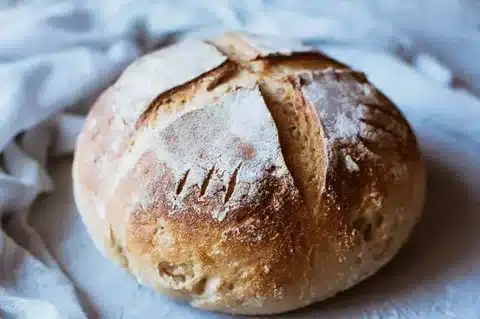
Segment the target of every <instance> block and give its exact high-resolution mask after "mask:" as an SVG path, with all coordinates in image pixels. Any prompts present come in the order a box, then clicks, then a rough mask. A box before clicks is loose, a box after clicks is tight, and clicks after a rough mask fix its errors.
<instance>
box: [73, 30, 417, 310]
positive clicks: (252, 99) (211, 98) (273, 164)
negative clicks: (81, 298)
mask: <svg viewBox="0 0 480 319" xmlns="http://www.w3.org/2000/svg"><path fill="white" fill-rule="evenodd" d="M278 43H279V42H278V40H277V39H276V40H275V41H273V40H269V39H261V38H258V37H255V36H254V37H252V36H251V35H242V34H226V35H225V36H224V37H221V38H219V39H217V40H214V41H213V42H211V43H207V42H189V43H186V44H185V43H183V44H181V45H180V47H175V45H174V48H170V49H168V50H167V51H162V50H160V51H159V52H156V53H153V54H150V55H147V56H145V57H143V58H142V59H141V61H140V62H136V63H134V64H133V65H132V66H130V67H129V68H128V69H127V71H126V72H125V73H124V75H122V77H121V78H120V79H119V80H118V81H117V83H115V84H114V85H113V86H112V87H110V88H109V89H108V90H107V91H106V92H105V93H104V94H103V95H102V96H101V97H100V98H99V99H98V101H97V102H96V103H95V105H94V106H93V108H92V110H91V111H90V113H89V115H88V117H87V120H86V122H85V125H84V128H83V131H82V133H81V134H80V136H79V138H78V142H77V148H76V151H75V159H74V165H73V180H74V193H75V199H76V203H77V207H78V209H79V212H80V214H81V215H82V217H83V219H84V222H85V224H86V226H87V229H88V231H89V232H90V234H91V236H92V238H93V240H94V242H95V244H96V245H97V247H98V248H99V249H100V250H101V251H103V252H104V254H105V255H106V256H108V257H109V258H110V259H112V260H116V261H117V262H118V263H119V264H120V265H122V266H123V267H125V268H127V269H128V270H129V271H130V272H131V273H132V274H133V275H134V276H135V277H136V278H137V279H138V280H139V282H141V283H143V284H145V285H148V286H150V287H153V288H155V289H156V290H158V291H161V292H163V293H166V294H169V295H171V296H174V297H178V298H182V299H185V300H188V301H189V302H190V303H191V304H192V305H193V306H195V307H200V308H205V309H210V310H214V311H220V312H226V313H234V314H273V313H281V312H285V311H289V310H293V309H296V308H299V307H302V306H305V305H308V304H310V303H313V302H316V301H320V300H323V299H325V298H327V297H330V296H332V295H334V294H336V293H338V292H339V291H342V290H344V289H347V288H348V287H350V286H352V285H354V284H356V283H357V282H359V281H361V280H363V279H364V278H366V277H368V276H370V275H371V274H373V273H374V272H375V271H377V270H378V269H379V268H380V267H381V266H382V265H384V264H385V263H386V262H388V261H389V260H390V259H391V258H392V257H393V256H394V254H395V253H396V252H397V251H398V249H399V248H400V247H401V246H402V245H403V243H404V242H405V241H406V239H407V237H408V235H409V233H410V231H411V230H412V228H413V226H414V225H415V223H416V221H417V220H418V218H419V216H420V212H421V208H422V205H423V197H424V191H425V190H424V188H425V174H424V167H423V162H422V158H421V154H420V152H419V149H418V145H417V142H416V140H415V136H414V134H413V132H412V130H411V129H410V127H409V125H408V123H407V122H406V120H405V119H404V117H403V116H402V114H401V113H400V111H399V110H398V109H397V108H396V107H395V106H394V105H393V103H392V102H391V101H389V100H388V99H387V98H386V97H385V96H383V95H382V94H381V93H380V92H378V91H377V90H376V89H375V88H374V86H373V85H371V84H370V83H369V82H368V81H367V79H366V78H365V76H364V75H363V74H362V73H359V72H355V71H353V70H351V69H350V68H349V67H348V66H346V65H344V64H342V63H340V62H337V61H335V60H333V59H331V58H329V57H327V56H325V55H323V54H322V53H320V52H316V51H313V50H312V49H310V48H306V47H304V46H300V45H299V46H296V45H295V46H293V47H294V48H295V49H294V50H288V49H285V48H284V47H283V46H280V45H279V44H278ZM177 46H178V45H177ZM179 50H180V51H179ZM185 50H190V52H191V54H189V55H186V54H178V52H183V51H185ZM165 61H167V62H168V63H166V62H165ZM156 68H158V70H157V69H156ZM178 68H181V70H179V71H178V73H177V74H175V72H177V71H176V69H178ZM147 70H148V71H147ZM157 71H158V72H157ZM168 74H175V76H174V79H166V80H164V79H163V77H164V76H165V75H168ZM142 85H146V86H147V87H146V88H141V89H139V88H138V87H139V86H142ZM280 95H281V96H282V97H280ZM289 107H290V108H289ZM288 110H291V114H290V113H288V112H290V111H288ZM287 111H288V112H287ZM290 128H293V129H290ZM297 138H298V141H299V142H295V143H292V141H297ZM299 145H300V146H302V148H301V149H300V151H299V152H296V150H297V147H298V146H299ZM307 173H308V174H310V175H308V176H311V178H309V177H308V176H307V178H306V177H305V176H306V175H305V174H307Z"/></svg>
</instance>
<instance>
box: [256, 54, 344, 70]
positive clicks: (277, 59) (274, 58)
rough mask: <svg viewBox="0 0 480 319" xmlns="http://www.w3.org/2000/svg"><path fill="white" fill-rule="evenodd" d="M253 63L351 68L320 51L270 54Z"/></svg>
mask: <svg viewBox="0 0 480 319" xmlns="http://www.w3.org/2000/svg"><path fill="white" fill-rule="evenodd" d="M252 61H262V62H265V63H266V66H267V67H269V66H274V65H277V64H282V63H285V62H290V61H295V62H297V61H298V62H304V61H319V62H322V63H325V64H328V65H329V66H330V67H335V68H340V69H349V66H348V65H346V64H344V63H342V62H339V61H337V60H334V59H333V58H331V57H329V56H328V55H326V54H325V53H323V52H320V51H311V52H292V53H290V54H288V55H286V54H269V55H267V56H265V57H260V56H259V57H257V58H255V59H253V60H252Z"/></svg>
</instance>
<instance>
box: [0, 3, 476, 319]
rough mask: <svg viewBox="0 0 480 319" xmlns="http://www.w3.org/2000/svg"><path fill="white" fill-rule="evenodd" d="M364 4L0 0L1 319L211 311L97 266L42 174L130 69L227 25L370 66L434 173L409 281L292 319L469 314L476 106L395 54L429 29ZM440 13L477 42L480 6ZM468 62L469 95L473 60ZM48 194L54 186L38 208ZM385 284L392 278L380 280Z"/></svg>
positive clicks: (364, 288) (62, 172)
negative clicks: (143, 57) (395, 293)
mask: <svg viewBox="0 0 480 319" xmlns="http://www.w3.org/2000/svg"><path fill="white" fill-rule="evenodd" d="M368 2H369V1H367V0H365V1H363V5H362V4H360V3H359V2H357V3H355V2H350V1H345V2H342V3H339V2H338V1H315V2H313V1H312V2H305V3H303V2H302V4H301V5H300V3H301V2H298V1H260V0H258V1H244V2H241V1H211V2H204V1H181V0H171V1H170V0H169V1H163V2H161V3H157V2H154V1H138V0H137V1H125V0H122V1H120V0H116V1H115V0H112V1H94V0H91V1H88V0H87V1H58V0H43V1H41V0H37V1H33V0H32V1H5V0H0V83H1V84H0V152H2V156H1V158H0V165H1V166H0V216H1V217H2V228H1V230H0V318H45V319H49V318H87V317H88V318H96V317H100V318H167V317H172V318H175V317H178V318H197V317H198V318H207V317H212V316H219V315H212V314H208V313H205V312H200V311H198V310H193V309H190V308H189V307H185V306H184V305H182V304H179V303H176V302H172V301H170V300H167V299H165V298H162V297H159V296H157V295H155V294H153V293H152V292H151V291H150V290H149V289H147V288H142V287H139V286H138V285H137V284H136V283H135V282H134V280H133V279H132V278H130V277H129V276H128V275H127V274H125V273H124V272H123V271H122V270H120V269H117V268H115V266H113V265H111V264H109V263H108V262H106V261H105V260H103V259H102V258H101V257H100V255H99V254H98V253H97V252H96V251H95V250H94V248H93V246H92V244H91V242H90V241H89V239H88V237H87V235H86V233H85V229H84V227H83V225H82V224H81V221H80V219H79V217H78V214H77V213H76V212H75V209H74V205H73V202H72V197H71V180H70V178H69V165H68V163H67V164H65V163H63V164H59V165H58V167H52V166H50V169H52V173H53V174H54V176H55V183H54V181H53V180H52V178H51V176H50V175H49V172H48V171H47V162H52V161H54V160H53V157H55V156H60V155H65V154H70V153H71V152H72V150H73V147H74V141H75V136H76V134H77V133H78V131H79V129H80V127H81V123H82V115H81V114H82V113H84V112H85V111H86V109H87V107H88V106H89V105H90V104H91V102H92V101H93V99H94V98H95V97H96V96H97V94H98V92H100V91H101V90H102V88H104V87H105V86H106V85H107V84H108V83H110V82H111V81H113V80H114V79H115V77H116V76H117V75H118V74H119V72H121V70H122V69H123V68H124V67H125V66H126V65H127V64H128V63H129V62H131V61H132V60H134V59H135V58H136V57H138V56H139V55H140V54H142V53H144V52H146V51H148V50H152V49H154V48H156V47H160V46H162V45H164V44H167V43H169V42H171V41H172V40H173V39H176V38H180V37H183V36H187V35H190V36H198V35H207V34H208V35H211V34H213V33H218V32H219V31H221V30H224V29H230V30H232V29H233V30H247V31H253V32H259V33H266V34H276V35H278V34H280V35H283V36H290V37H295V38H298V39H300V40H304V41H305V42H307V43H311V44H315V45H320V46H322V47H323V48H324V49H325V50H326V51H327V52H330V53H332V55H334V56H336V57H339V58H340V59H342V60H343V61H345V62H347V63H349V64H351V65H353V66H355V67H357V68H359V69H361V70H363V71H365V72H367V74H368V75H369V76H370V78H371V79H372V80H373V82H374V83H375V84H376V85H377V86H379V87H380V88H381V89H383V90H384V91H385V93H387V95H389V96H390V97H391V98H392V99H393V100H394V101H395V102H396V103H397V104H398V105H399V107H400V108H401V109H402V111H403V112H404V113H405V114H406V116H407V118H408V120H409V121H410V122H411V123H412V125H413V126H414V128H415V130H416V132H417V134H418V136H419V140H420V142H421V146H422V149H423V151H424V153H425V156H426V159H427V165H428V168H429V173H430V176H429V177H430V183H429V187H430V191H429V196H430V197H429V198H428V199H427V209H426V216H425V218H424V219H425V221H424V222H423V223H421V225H420V226H419V227H418V228H419V230H418V231H417V232H416V233H415V234H414V236H413V239H412V243H410V244H409V245H407V248H406V250H407V253H403V255H404V256H405V255H407V256H410V258H407V257H404V258H403V260H401V263H402V267H403V268H404V269H402V271H405V272H398V271H397V273H396V274H397V275H400V276H404V279H405V280H399V279H392V278H390V277H388V276H386V277H385V271H384V272H382V274H383V275H382V274H380V275H378V276H377V277H378V278H377V279H373V280H371V281H368V282H367V284H364V285H361V287H360V288H356V290H355V289H354V290H353V293H350V294H347V296H350V297H351V298H355V299H356V300H357V301H354V302H351V301H352V300H347V299H348V298H345V295H344V297H343V299H342V297H340V298H338V301H335V302H333V303H332V302H330V303H327V305H326V306H323V307H319V306H316V307H313V308H312V307H311V308H309V309H307V310H305V311H302V312H300V313H293V314H289V315H287V317H288V316H290V317H292V318H294V317H295V318H307V317H310V318H316V317H317V316H319V315H320V314H322V315H325V316H326V317H329V318H344V317H353V318H357V317H358V318H360V317H361V316H368V317H372V318H383V317H394V318H395V317H399V318H404V317H406V318H425V317H430V316H432V315H433V316H434V317H435V318H452V317H453V318H455V317H458V318H477V317H479V316H480V300H479V297H478V296H479V295H480V288H479V287H480V256H479V255H480V254H478V253H477V254H475V253H472V252H475V251H477V252H478V251H480V240H479V239H477V238H476V236H475V233H476V230H475V226H477V227H478V225H480V216H479V215H480V211H479V210H480V209H479V208H478V207H480V202H479V201H478V198H479V190H480V173H479V171H480V102H479V101H478V100H477V99H475V98H474V97H473V96H471V95H469V94H468V93H465V92H463V91H454V90H452V89H450V88H448V87H447V86H446V84H449V83H450V82H451V80H452V73H450V72H449V69H448V68H445V67H444V66H442V65H441V64H438V63H437V62H436V60H435V59H432V58H431V57H430V56H429V55H425V54H424V55H420V56H415V57H414V58H413V61H414V63H415V64H416V65H417V66H418V67H419V69H418V70H419V71H416V70H414V69H412V68H411V67H408V66H406V65H405V64H403V63H401V62H400V61H399V60H397V59H395V58H393V57H392V56H391V55H390V53H394V52H397V51H399V49H400V48H402V49H403V51H402V52H403V53H404V54H405V50H406V52H407V54H406V55H407V57H410V58H411V55H412V52H413V51H412V50H413V48H414V47H413V46H412V44H413V43H415V37H414V35H415V34H414V33H413V31H412V28H413V27H417V28H419V29H421V30H423V31H424V32H423V33H422V36H423V37H425V32H426V31H425V30H427V31H428V28H423V25H422V24H421V23H420V24H419V23H417V24H416V25H413V24H409V26H410V28H409V29H408V30H406V29H405V28H402V27H401V25H402V21H401V19H400V18H398V17H397V18H396V19H394V20H392V21H386V20H385V19H382V18H381V15H380V14H379V12H380V13H383V12H385V11H388V10H389V9H391V8H393V7H394V5H395V4H396V3H397V2H395V1H393V0H391V1H385V2H382V3H383V5H378V6H376V7H375V10H376V11H375V10H373V11H370V10H369V9H368V7H367V6H366V5H365V4H368ZM420 2H421V3H423V5H424V7H425V6H427V4H428V3H430V2H432V1H430V2H429V1H420ZM433 2H434V1H433ZM377 3H378V2H377ZM386 3H390V4H391V6H390V7H388V6H387V5H386ZM442 4H443V6H444V9H445V11H442V12H440V11H438V12H437V11H435V12H433V13H432V15H436V16H437V17H438V18H440V17H442V18H445V17H448V18H449V19H450V22H452V23H453V24H452V25H451V26H450V28H446V27H444V28H443V30H444V35H445V36H446V37H450V38H451V37H453V35H454V34H455V30H456V29H455V28H458V30H461V31H462V32H463V33H462V35H463V36H462V37H461V39H463V40H467V39H469V38H470V39H471V40H472V43H475V41H474V40H475V39H479V35H478V32H477V33H475V31H474V30H475V28H476V27H477V26H476V25H475V23H474V22H475V19H476V18H475V12H473V13H472V12H470V11H469V10H464V11H462V12H467V11H468V14H464V15H461V14H460V11H459V10H458V9H456V8H457V7H456V6H455V1H444V2H442ZM472 6H473V5H472ZM431 7H432V8H433V7H435V6H434V5H433V6H431ZM387 9H388V10H387ZM399 9H400V8H399ZM382 10H383V11H382ZM407 11H408V10H407ZM375 13H376V15H375ZM477 17H478V16H477ZM432 19H433V18H432ZM405 21H406V20H405ZM418 21H420V19H419V20H418ZM476 22H477V23H478V22H479V20H477V21H476ZM467 42H468V41H467ZM332 43H333V44H332ZM468 43H469V45H470V47H471V48H473V50H470V51H466V50H463V51H466V52H467V53H466V52H463V51H462V52H460V53H458V52H457V53H458V54H453V55H454V57H448V59H445V58H444V56H443V58H442V56H440V59H441V60H442V61H445V60H446V61H454V62H455V63H451V65H449V66H450V67H451V68H452V69H454V70H458V69H459V70H460V71H462V70H464V69H465V67H464V65H463V64H461V62H458V61H460V60H462V61H463V60H464V58H465V57H466V56H467V57H468V54H470V53H471V52H472V51H473V52H475V50H477V49H479V48H480V47H479V45H478V44H477V46H475V44H471V43H470V42H468ZM479 43H480V42H479ZM347 44H348V45H347ZM400 45H402V46H400ZM372 48H375V50H376V51H372ZM440 51H441V52H442V54H443V55H444V54H445V52H444V51H442V50H440ZM456 51H460V50H456ZM479 52H480V51H479ZM475 63H476V64H475ZM470 64H471V68H470V69H469V70H470V71H471V74H472V75H471V79H470V82H469V83H470V86H471V87H472V88H473V91H474V92H477V91H476V89H477V87H476V84H475V83H477V82H475V79H477V78H478V75H479V74H480V62H478V61H475V60H473V59H470ZM459 65H460V66H459ZM462 68H463V69H462ZM420 72H423V74H421V73H420ZM429 77H430V78H429ZM56 163H58V162H56ZM432 181H433V182H432ZM46 192H48V193H52V192H53V193H52V195H51V196H50V197H48V198H44V199H43V200H41V201H40V203H39V204H37V205H35V206H34V207H33V208H32V207H31V205H32V203H33V202H34V200H35V199H36V198H37V196H38V195H39V194H42V193H46ZM432 198H433V199H432ZM436 213H438V216H437V215H436ZM457 218H458V220H457ZM427 222H430V224H426V223H427ZM445 224H448V225H445ZM449 226H451V227H452V229H450V228H449ZM431 227H433V230H432V228H431ZM455 227H456V229H455ZM452 234H454V235H455V237H452ZM445 238H448V240H446V239H445ZM408 249H410V250H408ZM430 250H431V251H432V252H430ZM412 251H413V252H412ZM419 252H420V253H419ZM423 254H425V255H426V256H429V258H427V259H425V258H424V257H423ZM401 255H402V254H401ZM444 255H448V256H447V257H445V256H444ZM401 257H402V256H400V257H399V258H401ZM397 263H399V262H397ZM393 264H394V265H395V262H393ZM438 264H440V266H439V265H438ZM415 267H418V269H416V268H415ZM414 268H415V269H414ZM387 269H390V272H393V273H394V274H395V271H392V270H391V269H392V267H390V268H388V267H387ZM393 269H395V268H393ZM428 269H434V270H435V271H433V273H432V274H429V270H428ZM437 269H442V271H444V272H446V273H447V274H446V275H445V274H443V275H442V274H438V271H436V270H437ZM430 271H432V270H430ZM418 274H422V275H421V276H419V275H418ZM387 275H388V270H387ZM382 276H383V277H384V278H383V279H382V280H383V281H385V280H387V279H389V280H390V283H389V284H381V283H378V281H380V279H379V278H382ZM435 276H438V277H440V279H434V277H435ZM418 277H420V280H421V281H423V283H422V284H418V283H417V282H416V281H415V279H416V278H418ZM412 278H413V279H412ZM375 280H376V281H377V284H372V282H374V283H375ZM409 280H410V281H409ZM412 280H413V281H412ZM411 282H415V284H412V287H409V286H408V284H409V283H411ZM406 284H407V286H406ZM395 285H398V286H399V289H403V290H405V292H404V294H402V295H401V297H398V298H394V299H393V300H389V299H385V298H386V297H385V296H383V295H381V296H378V295H375V294H372V293H371V292H368V291H369V286H371V289H375V290H379V291H383V290H385V289H387V290H388V291H390V290H391V289H393V288H392V287H393V286H395ZM382 289H383V290H382ZM409 289H410V290H409ZM355 291H357V295H354V293H355ZM359 291H360V292H359ZM408 294H410V296H408ZM386 296H391V294H386ZM360 302H361V305H359V303H360ZM336 305H340V306H336Z"/></svg>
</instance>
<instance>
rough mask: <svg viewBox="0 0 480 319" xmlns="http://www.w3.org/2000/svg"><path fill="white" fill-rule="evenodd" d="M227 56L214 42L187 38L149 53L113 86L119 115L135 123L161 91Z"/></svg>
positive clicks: (223, 60)
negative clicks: (213, 44)
mask: <svg viewBox="0 0 480 319" xmlns="http://www.w3.org/2000/svg"><path fill="white" fill-rule="evenodd" d="M226 60H227V58H226V57H225V56H224V55H223V54H221V53H220V52H219V51H218V50H217V49H216V48H215V47H214V46H212V45H210V44H207V43H205V42H203V41H199V40H187V41H183V42H180V43H178V44H176V45H173V46H170V47H167V48H165V49H162V50H159V51H156V52H154V53H151V54H148V55H146V56H144V57H142V58H141V59H139V60H138V61H136V62H135V63H133V64H132V65H131V66H129V67H128V68H127V69H126V70H125V72H124V73H123V74H122V76H121V77H120V79H119V80H118V81H117V83H115V85H114V87H113V89H112V94H113V96H112V98H113V100H114V102H113V103H112V105H113V106H114V107H115V109H116V113H117V114H118V119H121V120H123V121H124V122H125V123H127V124H131V123H133V122H134V121H136V120H137V119H138V117H139V116H140V114H142V113H143V112H144V111H145V109H146V108H147V107H148V105H149V104H150V102H151V101H152V100H153V99H154V98H155V97H156V96H158V95H159V93H162V92H165V91H168V90H170V89H172V88H174V87H176V86H179V85H182V84H184V83H185V82H188V81H191V80H193V79H195V78H197V77H198V76H200V75H201V74H203V73H206V72H208V71H210V70H212V69H214V68H216V67H218V66H219V65H221V64H222V63H224V62H225V61H226Z"/></svg>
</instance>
